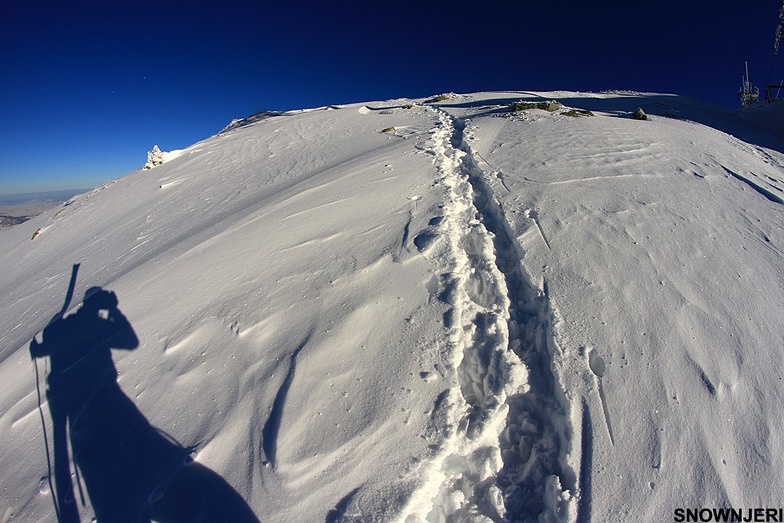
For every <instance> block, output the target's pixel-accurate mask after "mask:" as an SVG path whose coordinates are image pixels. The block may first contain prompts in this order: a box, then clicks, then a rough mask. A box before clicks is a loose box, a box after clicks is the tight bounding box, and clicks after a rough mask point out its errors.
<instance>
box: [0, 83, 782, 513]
mask: <svg viewBox="0 0 784 523" xmlns="http://www.w3.org/2000/svg"><path fill="white" fill-rule="evenodd" d="M638 108H639V109H641V110H642V112H643V113H644V114H645V115H646V116H647V118H646V119H634V118H632V115H633V113H635V111H636V110H637V109H638ZM757 120H759V118H758V114H756V113H755V117H754V118H743V117H741V116H739V115H738V114H736V113H732V112H729V111H725V110H722V109H719V108H715V107H712V106H708V105H706V104H702V103H700V102H698V101H695V100H691V99H686V98H682V97H678V96H673V95H663V94H650V93H632V92H607V93H573V92H549V93H532V92H523V91H520V92H503V93H476V94H465V95H457V94H453V93H450V94H446V95H440V96H437V97H433V98H430V99H418V100H414V99H400V100H388V101H383V102H372V103H360V104H353V105H342V106H330V107H324V108H317V109H311V110H301V111H289V112H283V113H274V114H273V113H264V114H263V117H256V118H253V117H251V118H248V119H244V120H238V121H235V122H233V123H232V124H231V125H230V126H228V127H227V128H226V129H224V130H223V131H222V132H221V133H219V134H218V135H215V136H213V137H210V138H208V139H206V140H204V141H201V142H199V143H196V144H194V145H192V146H191V147H189V148H187V149H184V150H182V151H177V152H176V154H172V155H169V156H168V157H167V156H166V155H164V158H166V161H164V162H163V163H161V164H160V165H156V166H155V167H154V168H152V169H149V170H142V169H139V170H138V171H134V172H132V173H129V174H128V175H126V176H124V177H122V178H120V179H118V180H115V181H112V182H109V183H106V184H104V185H102V186H100V187H98V188H96V189H94V190H93V191H91V192H88V193H85V194H81V195H78V196H75V197H73V198H71V199H70V200H69V201H68V202H66V203H65V204H64V205H62V206H61V207H59V208H56V209H53V210H52V211H51V212H48V213H45V214H43V215H41V216H38V217H36V218H34V219H32V220H30V221H28V222H25V223H23V224H21V225H17V226H15V227H13V228H10V229H6V230H2V231H0V259H1V260H2V267H3V271H2V274H0V289H2V295H3V297H4V299H3V302H2V304H0V310H1V313H0V340H1V342H0V383H2V384H3V385H2V387H0V406H2V409H1V410H0V436H1V437H2V441H3V446H2V452H1V453H0V470H2V471H3V473H2V475H0V506H2V507H3V512H2V516H3V521H57V519H58V514H59V516H60V519H61V520H62V521H65V520H66V519H64V517H65V516H66V515H70V516H68V517H74V518H77V519H76V521H78V520H79V519H78V518H81V520H86V519H89V517H91V516H93V515H96V516H98V521H101V519H102V518H103V519H111V518H112V517H128V518H131V517H134V518H140V519H138V520H140V521H144V520H145V519H144V518H148V520H149V519H150V518H152V519H153V520H160V521H186V520H190V521H193V520H194V519H196V518H198V517H204V516H209V517H212V518H213V520H215V518H216V517H217V518H220V517H221V516H216V514H223V515H225V516H226V520H232V521H253V520H254V516H252V515H250V512H253V514H255V518H258V519H259V520H261V521H264V522H291V521H302V522H306V521H327V522H348V521H400V522H407V523H408V522H418V521H428V522H447V521H450V522H451V521H495V522H498V521H547V522H575V521H577V522H581V523H583V522H588V521H597V522H604V521H667V520H670V518H673V517H674V515H675V517H677V516H678V514H679V512H678V511H681V512H680V514H683V511H684V510H686V509H693V510H699V509H706V510H712V509H714V508H715V509H721V508H726V507H733V508H737V509H738V510H744V513H747V512H748V510H750V509H752V510H753V509H755V508H758V507H763V508H770V509H778V508H779V507H781V506H782V505H784V497H783V496H782V492H781V488H780V486H781V485H782V484H784V466H782V454H781V448H782V442H784V426H782V424H781V423H780V412H779V410H780V405H782V402H783V400H784V398H782V395H784V387H782V382H781V379H782V378H781V376H782V374H784V353H782V351H781V348H782V347H784V328H782V327H784V324H783V323H784V320H782V319H783V318H784V276H783V275H784V214H783V213H782V211H783V210H784V206H783V205H782V203H784V154H783V153H782V151H784V142H783V141H782V137H781V136H780V135H777V134H775V132H773V131H771V130H770V128H766V127H764V126H762V125H759V124H758V121H757ZM58 311H59V312H58ZM64 398H65V399H64ZM47 399H48V400H47ZM74 463H75V464H76V466H75V467H74ZM123 478H125V479H123ZM127 478H133V480H132V481H131V480H128V479H127ZM53 490H54V492H53ZM69 491H70V492H69ZM55 507H57V508H55ZM107 507H108V508H107ZM113 511H114V512H113ZM102 514H106V516H102ZM118 514H122V515H123V516H117V515H118ZM188 518H190V519H188Z"/></svg>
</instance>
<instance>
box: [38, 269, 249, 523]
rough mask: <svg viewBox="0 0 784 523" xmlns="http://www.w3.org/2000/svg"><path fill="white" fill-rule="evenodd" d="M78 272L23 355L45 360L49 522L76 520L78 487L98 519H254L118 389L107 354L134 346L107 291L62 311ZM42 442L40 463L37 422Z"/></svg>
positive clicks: (241, 502)
mask: <svg viewBox="0 0 784 523" xmlns="http://www.w3.org/2000/svg"><path fill="white" fill-rule="evenodd" d="M77 269H78V266H74V273H73V275H72V279H71V288H69V292H68V296H67V298H66V305H65V306H64V307H63V311H61V313H58V314H57V315H55V317H54V318H53V319H52V321H51V322H50V323H49V325H48V326H47V327H46V328H45V329H44V331H43V341H41V342H39V341H38V340H37V339H35V338H34V339H33V340H32V341H31V342H30V355H31V357H32V358H33V359H37V358H46V357H48V358H49V364H50V372H49V375H48V378H47V391H46V398H47V400H48V404H49V412H50V416H51V423H52V427H51V434H52V444H53V454H54V472H53V476H54V489H55V492H54V496H53V500H54V505H55V512H56V515H57V519H58V521H59V522H60V523H79V522H80V521H81V519H80V516H79V505H80V504H81V505H82V506H84V505H85V504H86V502H85V497H84V492H83V491H82V487H81V485H82V484H84V486H85V488H86V491H87V495H88V496H89V499H90V503H91V505H92V507H93V510H94V511H95V517H96V519H97V521H99V522H102V523H103V522H118V523H120V522H129V523H130V522H133V523H136V522H139V523H145V522H149V521H151V520H154V521H159V522H162V523H169V522H171V523H179V522H183V523H185V522H189V523H190V522H198V521H236V522H258V519H257V518H256V516H255V515H254V514H253V512H252V510H251V509H250V507H249V506H248V504H247V503H246V502H245V500H244V499H242V497H241V496H240V495H239V493H237V492H236V491H235V490H234V489H233V488H232V487H231V486H230V485H229V484H228V483H227V482H226V481H225V480H224V479H223V478H222V477H221V476H219V475H218V474H216V473H215V472H214V471H212V470H210V469H209V468H207V467H205V466H204V465H201V464H199V463H197V462H195V461H194V460H193V459H192V458H191V454H192V453H193V451H194V447H187V446H183V445H181V444H180V443H178V442H177V441H176V440H175V439H174V438H172V437H171V436H169V435H167V434H166V433H165V432H163V431H162V430H160V429H158V428H156V427H154V426H153V425H152V424H150V422H149V421H148V420H147V419H146V418H145V417H144V415H143V414H142V413H141V412H140V411H139V409H138V408H137V407H136V405H135V404H134V403H133V401H131V399H130V398H128V397H127V396H126V395H125V393H124V392H123V391H122V389H121V388H120V386H119V385H118V383H117V376H118V375H117V369H116V367H115V366H114V361H113V360H112V355H111V349H119V350H134V349H136V348H137V347H138V346H139V340H138V338H137V336H136V333H135V332H134V330H133V327H132V326H131V324H130V322H129V321H128V319H127V318H126V317H125V316H124V315H123V313H122V312H121V311H120V309H119V306H118V299H117V296H116V294H115V293H114V292H110V291H107V290H104V289H102V288H100V287H92V288H90V289H88V290H87V292H86V293H85V295H84V300H83V303H82V305H81V307H80V308H79V309H78V310H77V311H76V312H74V313H72V314H70V315H68V316H64V315H63V313H64V311H65V309H66V308H67V304H68V303H69V302H70V296H71V295H72V294H73V285H74V282H75V275H76V270H77ZM37 369H38V366H37V363H36V373H37ZM39 390H40V389H39ZM41 419H42V421H43V420H44V416H43V411H41ZM44 423H45V422H44ZM44 437H45V441H47V460H48V458H49V448H48V445H49V443H48V440H47V439H46V426H45V425H44ZM69 442H70V448H71V454H72V456H71V457H70V458H69ZM71 460H72V461H73V464H74V467H73V470H72V469H71V464H70V461H71ZM50 463H51V462H50ZM51 475H52V474H51V471H50V476H51ZM73 475H75V479H76V487H77V489H76V490H77V492H78V494H79V498H78V501H77V497H76V492H75V491H74V490H75V489H74V481H73V479H72V476H73Z"/></svg>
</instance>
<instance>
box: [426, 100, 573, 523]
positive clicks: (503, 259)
mask: <svg viewBox="0 0 784 523" xmlns="http://www.w3.org/2000/svg"><path fill="white" fill-rule="evenodd" d="M431 110H432V111H433V112H434V114H435V115H436V117H437V118H438V125H437V127H436V128H435V129H434V130H433V133H432V148H431V149H430V151H429V152H430V153H431V154H433V155H434V156H435V160H434V161H435V163H436V166H437V168H438V170H439V172H440V174H441V176H442V178H441V180H440V182H441V184H442V185H444V186H446V187H447V188H448V193H449V197H448V199H449V201H448V202H447V204H446V205H445V211H446V219H445V220H443V222H442V223H441V224H440V231H441V234H442V235H444V236H446V237H447V238H448V240H449V242H450V246H449V252H450V256H451V257H452V258H453V260H452V262H453V264H454V265H453V267H452V268H451V272H450V273H447V274H445V275H443V276H442V286H443V288H444V290H443V292H442V294H441V295H442V296H443V297H444V299H445V301H447V302H448V303H450V304H451V305H452V306H453V309H452V311H451V315H450V316H449V317H448V318H447V320H446V323H447V328H449V329H450V330H451V339H450V341H451V344H452V346H453V349H454V354H455V359H454V367H455V369H456V373H457V381H458V383H459V387H457V390H456V391H454V392H453V393H454V394H455V396H457V397H456V398H455V400H454V402H455V415H454V418H455V427H454V433H453V434H452V437H451V441H448V442H447V444H446V445H445V447H446V450H445V452H444V453H443V454H442V455H441V457H440V462H439V465H438V468H439V470H438V474H437V477H439V478H440V483H439V484H438V485H437V486H435V485H430V486H429V488H428V487H425V488H424V489H423V490H430V492H431V493H432V510H431V511H430V512H429V514H428V515H427V520H428V521H432V522H446V521H468V520H470V521H523V522H525V521H553V522H555V521H567V520H569V519H570V518H572V517H573V512H574V510H576V508H575V509H572V508H571V507H572V505H573V503H572V493H573V492H575V491H576V486H577V485H576V479H575V477H574V473H573V472H572V471H571V470H570V469H569V468H568V466H567V465H565V459H564V456H565V454H566V451H567V450H568V448H569V435H570V426H569V422H568V417H567V415H566V409H565V408H564V406H563V405H562V404H561V403H560V401H559V399H558V397H560V396H562V394H563V393H562V391H559V392H558V393H556V388H557V387H558V384H557V383H556V380H555V378H554V375H553V372H552V370H551V366H550V350H551V348H552V343H553V342H552V335H551V324H550V312H549V308H548V303H547V296H546V295H545V294H544V293H543V292H541V291H539V290H537V289H535V288H534V287H533V286H532V285H531V283H530V281H529V279H528V277H527V275H526V274H525V273H524V272H523V267H522V263H521V260H522V254H521V252H522V251H521V248H520V246H519V245H517V244H516V242H515V241H514V240H513V239H512V238H513V236H512V235H511V233H510V231H509V226H508V225H507V224H506V221H505V218H504V216H503V210H502V209H501V207H500V205H499V203H498V201H497V200H496V199H495V197H494V195H493V192H492V189H491V188H490V185H489V183H488V181H487V179H486V177H487V176H488V174H486V173H485V171H484V170H483V169H482V167H480V162H479V160H480V159H481V158H479V157H478V155H477V154H475V153H474V152H473V151H472V150H471V147H470V145H469V140H468V137H467V131H466V127H467V125H468V121H467V120H463V119H460V118H457V117H454V116H452V115H450V114H449V113H447V112H446V111H444V110H443V109H441V108H433V107H431ZM485 163H486V162H485Z"/></svg>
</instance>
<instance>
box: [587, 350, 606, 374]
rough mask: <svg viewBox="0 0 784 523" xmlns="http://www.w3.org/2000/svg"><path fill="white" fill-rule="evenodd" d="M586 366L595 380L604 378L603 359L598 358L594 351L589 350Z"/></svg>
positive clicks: (604, 366)
mask: <svg viewBox="0 0 784 523" xmlns="http://www.w3.org/2000/svg"><path fill="white" fill-rule="evenodd" d="M588 366H589V367H590V368H591V372H593V373H594V374H595V375H596V377H597V378H601V377H602V376H604V371H605V370H606V369H607V366H606V365H605V363H604V359H603V358H602V357H601V356H599V353H598V352H597V350H596V349H591V353H590V354H589V355H588Z"/></svg>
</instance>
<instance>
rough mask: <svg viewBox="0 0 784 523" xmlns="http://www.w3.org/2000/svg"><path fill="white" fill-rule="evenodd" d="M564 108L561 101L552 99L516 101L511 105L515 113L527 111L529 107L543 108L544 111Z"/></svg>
mask: <svg viewBox="0 0 784 523" xmlns="http://www.w3.org/2000/svg"><path fill="white" fill-rule="evenodd" d="M561 108H563V105H561V103H560V102H556V101H555V100H550V101H547V102H522V101H520V102H514V103H513V104H512V105H510V106H509V110H510V111H512V112H513V113H516V112H518V111H526V110H528V109H541V110H543V111H549V112H553V111H557V110H558V109H561Z"/></svg>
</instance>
